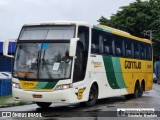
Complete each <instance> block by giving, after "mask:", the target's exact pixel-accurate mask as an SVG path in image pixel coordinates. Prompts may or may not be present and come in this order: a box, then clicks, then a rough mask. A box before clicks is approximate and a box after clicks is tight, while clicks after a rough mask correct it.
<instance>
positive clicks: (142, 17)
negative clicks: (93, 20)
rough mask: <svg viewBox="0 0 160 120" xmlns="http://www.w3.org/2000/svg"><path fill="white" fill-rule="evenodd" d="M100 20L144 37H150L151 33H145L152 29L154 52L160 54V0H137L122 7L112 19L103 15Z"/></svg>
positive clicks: (102, 22) (101, 22)
mask: <svg viewBox="0 0 160 120" xmlns="http://www.w3.org/2000/svg"><path fill="white" fill-rule="evenodd" d="M98 22H99V23H100V24H103V25H108V26H110V27H113V28H117V29H120V30H123V31H126V32H129V33H130V34H132V35H135V36H138V37H143V38H144V37H145V38H149V37H148V35H147V34H149V33H147V34H144V33H145V32H146V31H148V32H149V30H152V33H153V42H154V44H153V46H154V49H155V50H154V51H156V52H155V53H154V54H158V55H160V47H159V45H160V0H148V1H141V0H136V2H134V3H131V4H130V5H129V6H123V7H120V10H119V11H117V13H116V14H113V15H112V16H111V17H110V19H107V18H105V17H104V16H102V17H101V18H100V19H99V20H98ZM146 35H147V36H146ZM158 51H159V52H158Z"/></svg>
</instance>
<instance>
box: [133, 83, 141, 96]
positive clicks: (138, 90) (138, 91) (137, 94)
mask: <svg viewBox="0 0 160 120" xmlns="http://www.w3.org/2000/svg"><path fill="white" fill-rule="evenodd" d="M141 96H142V90H141V88H140V86H139V84H138V83H136V86H135V89H134V94H133V97H134V98H138V97H141Z"/></svg>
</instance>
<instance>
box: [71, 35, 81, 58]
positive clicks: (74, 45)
mask: <svg viewBox="0 0 160 120" xmlns="http://www.w3.org/2000/svg"><path fill="white" fill-rule="evenodd" d="M78 40H79V38H72V39H71V41H70V47H69V56H70V57H75V56H76V49H77V41H78Z"/></svg>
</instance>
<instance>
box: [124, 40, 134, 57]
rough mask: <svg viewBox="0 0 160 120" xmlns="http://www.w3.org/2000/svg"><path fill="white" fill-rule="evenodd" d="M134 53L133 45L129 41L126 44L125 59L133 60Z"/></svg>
mask: <svg viewBox="0 0 160 120" xmlns="http://www.w3.org/2000/svg"><path fill="white" fill-rule="evenodd" d="M132 52H133V49H132V43H131V42H130V41H129V40H127V41H126V42H125V57H129V58H131V57H132Z"/></svg>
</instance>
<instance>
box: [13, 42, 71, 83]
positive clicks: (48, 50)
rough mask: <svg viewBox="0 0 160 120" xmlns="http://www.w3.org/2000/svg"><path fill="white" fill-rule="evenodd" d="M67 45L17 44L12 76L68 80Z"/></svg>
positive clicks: (68, 60)
mask: <svg viewBox="0 0 160 120" xmlns="http://www.w3.org/2000/svg"><path fill="white" fill-rule="evenodd" d="M68 49H69V43H19V44H18V45H17V50H16V55H15V62H14V70H13V76H14V77H17V78H27V79H38V80H40V79H53V80H54V79H67V78H70V74H71V65H72V60H71V59H70V58H69V54H68Z"/></svg>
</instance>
